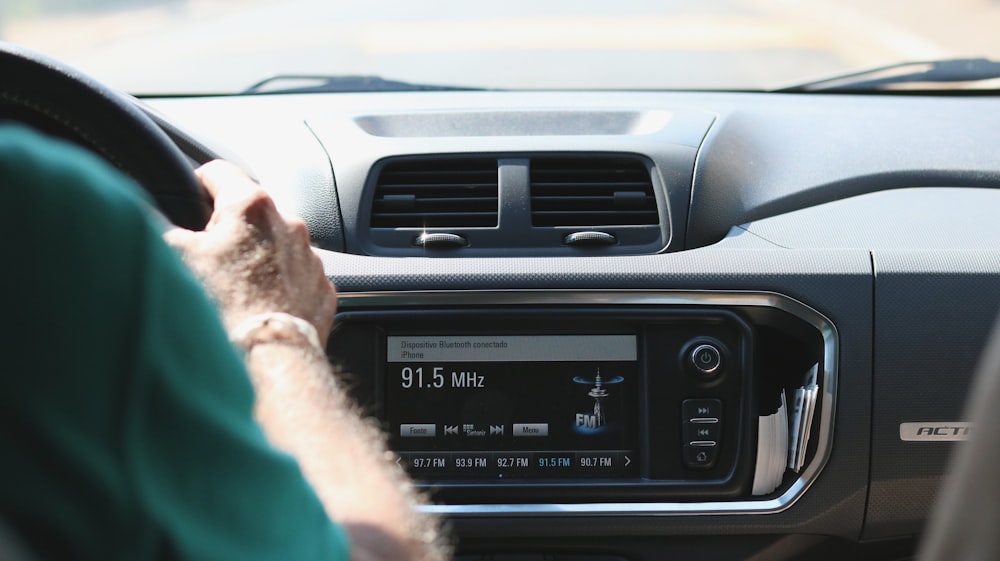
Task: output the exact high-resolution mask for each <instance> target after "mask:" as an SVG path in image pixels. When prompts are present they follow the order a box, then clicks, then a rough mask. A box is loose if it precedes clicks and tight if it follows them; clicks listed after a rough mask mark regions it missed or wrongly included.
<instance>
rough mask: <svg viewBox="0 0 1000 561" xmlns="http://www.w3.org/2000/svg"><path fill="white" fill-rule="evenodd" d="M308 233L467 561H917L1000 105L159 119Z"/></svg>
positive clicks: (388, 109)
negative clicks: (222, 160) (249, 178)
mask: <svg viewBox="0 0 1000 561" xmlns="http://www.w3.org/2000/svg"><path fill="white" fill-rule="evenodd" d="M143 103H144V104H146V105H148V106H149V107H150V108H151V111H155V112H156V114H157V115H158V118H159V119H160V120H162V121H163V122H164V123H165V124H167V125H168V128H170V129H174V130H173V133H174V134H175V135H177V134H179V132H178V131H183V132H184V134H186V135H190V137H191V138H194V139H197V141H198V142H200V143H202V144H204V145H206V146H208V147H210V148H212V149H213V150H214V151H215V152H217V153H219V154H221V155H223V156H225V157H227V158H229V159H232V160H234V161H236V162H238V163H241V164H242V165H243V166H244V167H245V168H246V169H247V170H248V171H250V172H251V173H252V174H253V175H254V176H255V177H256V178H258V179H259V180H260V182H261V184H262V185H263V186H264V188H265V189H267V190H268V191H269V192H271V194H272V195H273V197H274V198H275V200H276V202H277V203H278V206H279V208H282V209H283V210H285V211H288V212H290V213H293V214H296V215H298V216H300V217H302V218H303V220H305V221H306V223H307V224H308V226H309V229H310V232H311V234H312V239H313V244H314V245H315V246H316V248H317V249H316V252H317V254H319V256H320V257H321V259H322V261H323V263H324V267H325V269H326V272H327V275H328V276H329V278H330V279H331V280H332V281H333V282H334V283H335V284H336V286H337V288H338V291H339V293H340V303H339V310H338V318H337V327H336V329H335V331H334V333H333V335H332V337H331V339H330V342H329V347H328V351H329V354H330V357H331V359H332V360H333V361H334V363H335V364H337V365H338V366H339V367H340V369H341V371H342V372H344V376H345V378H346V379H347V380H348V384H349V385H350V387H351V389H352V392H353V393H354V395H355V397H356V398H357V399H358V400H359V402H360V403H361V404H362V405H363V407H365V409H366V410H367V411H368V412H369V413H370V414H372V415H373V416H375V417H377V418H378V419H379V421H380V422H381V424H382V426H383V428H384V429H385V430H386V432H387V434H388V435H389V441H390V445H391V446H392V448H393V450H394V451H396V452H397V457H398V458H399V463H400V464H401V465H403V466H405V467H406V468H407V469H408V470H409V471H410V472H411V474H412V475H413V476H414V477H415V479H416V480H417V482H418V483H419V484H420V486H421V488H422V489H423V490H424V491H425V492H426V494H427V496H428V497H429V499H430V501H431V504H430V505H429V506H427V507H425V508H426V509H427V510H428V511H431V512H436V513H439V514H441V515H442V516H444V517H445V519H446V520H447V524H448V526H449V528H450V531H451V534H452V536H453V539H454V541H455V544H456V552H457V554H458V556H459V558H461V559H469V560H472V559H477V560H478V559H511V560H513V559H532V560H538V561H541V560H542V559H559V560H570V559H572V560H574V561H606V560H632V561H641V560H647V559H665V558H678V559H683V558H692V559H720V560H722V559H733V560H737V559H828V558H829V559H845V558H858V559H882V558H892V559H897V558H906V557H908V556H909V555H911V554H912V551H913V547H914V544H915V543H916V540H917V539H918V538H919V536H920V533H921V531H922V530H923V527H924V524H925V522H926V518H927V515H928V513H929V511H930V508H931V506H932V504H933V502H934V498H935V495H936V493H937V489H938V487H939V486H940V484H941V482H942V480H943V477H944V474H945V469H946V466H947V462H948V457H949V455H950V453H951V451H952V450H953V449H955V447H956V446H960V445H961V444H957V443H956V442H957V441H961V440H963V439H964V437H965V436H967V433H968V424H967V422H966V421H967V419H965V418H964V417H963V406H964V403H965V400H966V394H967V389H968V385H969V382H970V380H971V378H972V375H973V373H974V371H975V367H976V365H977V362H978V359H979V356H980V351H981V349H982V348H983V346H984V344H985V342H986V340H987V339H988V336H989V334H990V331H991V329H992V326H993V324H994V320H995V316H996V312H997V309H998V307H997V304H998V299H1000V252H998V251H997V249H996V248H997V242H998V241H1000V228H998V227H997V220H996V216H997V212H996V211H997V209H1000V191H997V190H996V189H995V188H996V187H998V186H1000V160H998V158H997V157H996V154H997V150H996V138H997V136H996V131H997V130H1000V99H998V98H997V97H995V96H990V95H981V96H934V95H834V94H772V93H750V92H747V93H744V92H714V93H704V92H601V91H551V92H548V91H546V92H504V91H482V92H478V91H470V92H418V93H385V92H382V93H367V94H366V93H357V94H351V93H343V94H298V95H296V94H268V95H250V96H217V97H211V96H209V97H173V98H167V97H163V98H148V99H145V100H143Z"/></svg>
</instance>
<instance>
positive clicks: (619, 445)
mask: <svg viewBox="0 0 1000 561" xmlns="http://www.w3.org/2000/svg"><path fill="white" fill-rule="evenodd" d="M385 380H386V382H385V383H386V399H385V411H386V420H387V422H388V424H389V430H390V435H391V436H390V439H391V444H392V446H393V449H394V450H395V451H396V452H397V453H398V454H399V455H400V457H401V458H402V459H403V461H405V462H406V464H407V465H408V466H409V469H410V471H411V473H412V474H413V475H414V476H415V477H418V478H419V479H423V480H452V479H456V480H464V479H492V480H496V479H515V480H516V479H527V480H531V479H537V478H553V477H554V478H595V479H603V478H622V477H634V476H635V475H636V473H637V472H638V464H639V461H638V460H639V458H638V457H637V455H636V453H637V419H638V410H637V407H638V395H637V392H638V386H639V384H638V366H637V338H636V336H635V335H634V334H624V335H548V334H546V335H520V334H519V335H476V336H465V335H461V336H459V335H391V336H388V337H387V338H386V378H385Z"/></svg>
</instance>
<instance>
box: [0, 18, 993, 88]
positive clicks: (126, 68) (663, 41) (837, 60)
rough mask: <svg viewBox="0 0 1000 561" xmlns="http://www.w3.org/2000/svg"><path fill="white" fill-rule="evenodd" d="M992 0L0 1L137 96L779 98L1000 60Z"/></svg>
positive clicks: (51, 48) (50, 45) (2, 25)
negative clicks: (272, 82)
mask: <svg viewBox="0 0 1000 561" xmlns="http://www.w3.org/2000/svg"><path fill="white" fill-rule="evenodd" d="M998 29H1000V0H933V1H931V0H878V1H873V0H699V1H697V2H691V1H689V0H656V1H642V0H605V1H594V0H572V1H563V0H542V1H539V0H530V1H524V0H508V1H506V2H502V3H500V2H492V3H486V2H476V1H475V0H464V1H450V0H449V1H434V0H429V1H426V2H412V1H409V0H367V1H365V2H357V1H348V0H0V40H5V41H11V42H14V43H18V44H21V45H24V46H27V47H30V48H33V49H36V50H39V51H42V52H44V53H46V54H48V55H51V56H53V57H56V58H58V59H61V60H64V61H66V62H69V63H70V64H72V65H74V66H77V67H78V68H80V69H82V70H84V71H86V72H88V73H90V74H92V75H94V76H95V77H97V78H98V79H101V80H104V81H105V82H107V83H109V84H111V85H113V86H116V87H118V88H121V89H123V90H126V91H129V92H132V93H136V94H157V93H162V94H169V93H232V92H238V91H241V90H243V89H245V88H246V87H248V86H250V85H251V84H253V83H254V82H257V81H258V80H261V79H263V78H266V77H268V76H271V75H276V74H332V75H379V76H382V77H385V78H387V79H394V80H403V81H409V82H419V83H429V84H441V85H456V86H472V87H486V88H501V89H563V88H565V89H591V88H597V89H740V90H746V89H750V90H760V89H773V88H778V87H782V86H788V85H792V84H796V83H799V82H804V81H808V80H813V79H818V78H823V77H828V76H832V75H836V74H840V73H843V72H847V71H854V70H860V69H864V68H868V67H872V66H877V65H884V64H891V63H896V62H903V61H915V60H930V59H941V58H951V57H980V56H985V57H991V58H1000V33H998V32H997V30H998Z"/></svg>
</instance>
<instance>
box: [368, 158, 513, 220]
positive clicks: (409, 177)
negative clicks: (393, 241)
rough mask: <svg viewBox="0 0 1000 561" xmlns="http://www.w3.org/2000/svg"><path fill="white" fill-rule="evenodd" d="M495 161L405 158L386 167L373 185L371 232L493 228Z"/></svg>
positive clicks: (496, 202) (496, 210)
mask: <svg viewBox="0 0 1000 561" xmlns="http://www.w3.org/2000/svg"><path fill="white" fill-rule="evenodd" d="M498 177H499V175H498V172H497V161H496V160H495V159H482V158H454V159H433V160H404V161H395V162H390V163H388V164H386V165H385V166H384V167H383V168H382V169H381V172H380V173H379V176H378V180H377V183H376V186H375V201H374V204H373V206H372V217H371V225H372V227H374V228H457V227H495V226H497V217H498V205H499V202H498V192H499V181H498Z"/></svg>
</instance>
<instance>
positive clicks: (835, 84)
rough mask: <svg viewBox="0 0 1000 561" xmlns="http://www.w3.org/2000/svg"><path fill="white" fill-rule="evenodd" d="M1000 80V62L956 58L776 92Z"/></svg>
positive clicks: (908, 64) (907, 64) (882, 68)
mask: <svg viewBox="0 0 1000 561" xmlns="http://www.w3.org/2000/svg"><path fill="white" fill-rule="evenodd" d="M998 78H1000V61H994V60H989V59H986V58H955V59H946V60H931V61H923V62H904V63H900V64H890V65H888V66H879V67H877V68H872V69H869V70H862V71H861V72H852V73H850V74H843V75H840V76H834V77H832V78H825V79H823V80H817V81H815V82H806V83H805V84H798V85H795V86H790V87H787V88H781V89H779V90H775V91H776V92H779V93H799V92H836V91H841V92H863V91H880V90H891V89H913V88H906V86H907V85H911V84H913V85H915V84H952V83H957V82H983V81H986V80H995V79H998ZM919 89H923V88H919ZM927 89H931V88H927Z"/></svg>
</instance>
